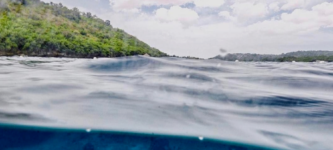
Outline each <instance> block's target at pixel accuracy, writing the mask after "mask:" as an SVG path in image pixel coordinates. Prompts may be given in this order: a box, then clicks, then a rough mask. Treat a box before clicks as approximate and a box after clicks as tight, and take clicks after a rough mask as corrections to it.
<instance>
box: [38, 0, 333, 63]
mask: <svg viewBox="0 0 333 150" xmlns="http://www.w3.org/2000/svg"><path fill="white" fill-rule="evenodd" d="M43 1H45V2H50V1H53V2H55V3H62V4H64V5H65V6H67V7H69V8H73V7H77V8H79V9H80V10H81V11H84V12H91V13H93V14H96V15H97V16H98V17H100V18H102V19H105V20H110V21H111V23H112V25H113V26H114V27H117V28H121V29H124V30H125V31H127V32H128V33H130V34H132V35H134V36H136V37H138V38H139V39H141V40H143V41H144V42H146V43H148V44H149V45H151V46H153V47H156V48H158V49H160V50H162V51H164V52H166V53H168V54H175V55H180V56H188V55H189V56H196V57H203V58H208V57H212V56H215V55H217V54H219V53H220V49H221V48H222V49H225V50H227V51H228V52H230V53H238V52H242V53H266V54H267V53H274V54H279V53H284V52H289V51H297V50H333V0H43Z"/></svg>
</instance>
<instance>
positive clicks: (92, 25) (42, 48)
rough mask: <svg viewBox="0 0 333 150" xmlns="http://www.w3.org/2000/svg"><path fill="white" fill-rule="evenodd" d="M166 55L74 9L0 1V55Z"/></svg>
mask: <svg viewBox="0 0 333 150" xmlns="http://www.w3.org/2000/svg"><path fill="white" fill-rule="evenodd" d="M22 54H24V55H29V56H53V57H120V56H130V55H144V54H149V55H150V56H154V57H161V56H167V55H166V54H165V53H163V52H161V51H159V50H158V49H155V48H152V47H150V46H149V45H148V44H146V43H144V42H142V41H140V40H139V39H137V38H136V37H134V36H132V35H129V34H128V33H126V32H125V31H123V30H121V29H117V28H113V27H112V25H111V22H110V21H109V20H106V21H104V20H102V19H99V18H97V17H96V16H93V15H92V14H91V13H90V12H87V13H82V12H80V11H79V9H78V8H73V9H68V8H67V7H65V6H63V5H62V4H61V3H60V4H55V3H52V2H51V3H44V2H41V1H40V0H0V55H6V56H12V55H22Z"/></svg>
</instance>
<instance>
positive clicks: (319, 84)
mask: <svg viewBox="0 0 333 150" xmlns="http://www.w3.org/2000/svg"><path fill="white" fill-rule="evenodd" d="M0 83H1V84H0V121H1V122H2V123H10V124H18V125H32V126H35V125H38V126H44V127H60V128H75V129H87V128H89V129H92V130H96V129H98V130H107V131H126V132H137V133H148V134H150V133H158V134H168V135H184V136H194V137H201V136H202V137H209V138H213V139H219V140H226V141H235V142H238V143H249V144H254V145H263V146H270V147H277V148H280V149H296V150H298V149H299V150H314V149H315V150H329V149H332V147H333V144H332V143H333V130H332V126H333V92H332V91H333V64H331V63H327V64H316V63H267V62H265V63H254V62H253V63H233V62H222V61H217V60H185V59H176V58H147V57H128V58H119V59H106V58H105V59H97V60H93V59H91V60H90V59H61V58H14V57H12V58H6V57H0ZM96 136H97V135H96ZM161 142H162V143H163V142H164V143H165V142H166V141H165V140H164V141H163V140H162V141H161ZM168 142H170V141H168ZM92 145H93V144H92ZM162 145H163V144H162ZM87 147H89V145H88V146H87ZM90 147H91V145H90ZM125 149H126V148H125ZM138 149H140V148H138ZM234 149H237V148H234ZM238 149H241V148H238Z"/></svg>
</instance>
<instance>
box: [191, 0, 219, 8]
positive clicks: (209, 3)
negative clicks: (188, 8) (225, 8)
mask: <svg viewBox="0 0 333 150" xmlns="http://www.w3.org/2000/svg"><path fill="white" fill-rule="evenodd" d="M224 3H225V1H224V0H194V4H195V6H197V7H212V8H217V7H220V6H222V5H223V4H224Z"/></svg>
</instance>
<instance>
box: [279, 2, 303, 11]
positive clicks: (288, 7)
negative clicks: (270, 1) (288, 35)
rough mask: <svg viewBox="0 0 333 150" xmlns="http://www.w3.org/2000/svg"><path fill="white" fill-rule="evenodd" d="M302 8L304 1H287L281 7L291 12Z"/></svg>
mask: <svg viewBox="0 0 333 150" xmlns="http://www.w3.org/2000/svg"><path fill="white" fill-rule="evenodd" d="M303 6H305V0H288V2H287V3H286V4H284V5H283V6H282V7H281V9H282V10H293V9H296V8H301V7H303Z"/></svg>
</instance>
